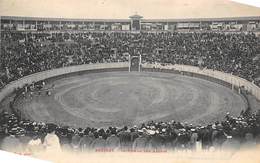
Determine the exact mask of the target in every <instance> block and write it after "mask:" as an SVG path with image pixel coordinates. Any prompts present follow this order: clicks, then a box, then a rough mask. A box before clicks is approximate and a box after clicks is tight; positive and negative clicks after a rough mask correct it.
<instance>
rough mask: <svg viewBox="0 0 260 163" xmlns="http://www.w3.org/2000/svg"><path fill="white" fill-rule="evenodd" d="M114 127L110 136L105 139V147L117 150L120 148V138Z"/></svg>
mask: <svg viewBox="0 0 260 163" xmlns="http://www.w3.org/2000/svg"><path fill="white" fill-rule="evenodd" d="M116 134H117V132H116V128H112V129H111V134H110V136H109V137H108V138H107V139H106V147H107V148H109V149H113V150H118V149H119V148H120V139H119V137H117V135H116Z"/></svg>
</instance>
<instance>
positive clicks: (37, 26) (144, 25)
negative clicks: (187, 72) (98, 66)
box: [1, 14, 260, 32]
mask: <svg viewBox="0 0 260 163" xmlns="http://www.w3.org/2000/svg"><path fill="white" fill-rule="evenodd" d="M259 24H260V17H258V16H254V17H231V18H228V17H227V18H201V19H200V18H196V19H143V17H142V16H140V15H137V14H136V15H132V16H130V17H129V19H64V18H38V17H37V18H36V17H12V16H2V17H1V29H2V30H16V31H43V30H44V31H57V30H60V31H66V30H71V31H73V30H74V31H75V30H76V31H146V32H151V31H157V32H175V31H201V30H208V31H210V30H214V31H230V32H232V31H233V32H238V31H255V32H256V31H259V30H260V25H259Z"/></svg>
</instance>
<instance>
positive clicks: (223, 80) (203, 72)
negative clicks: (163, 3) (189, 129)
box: [0, 62, 260, 102]
mask: <svg viewBox="0 0 260 163" xmlns="http://www.w3.org/2000/svg"><path fill="white" fill-rule="evenodd" d="M128 66H129V63H128V62H117V63H99V64H87V65H78V66H70V67H64V68H58V69H53V70H47V71H43V72H38V73H35V74H31V75H28V76H25V77H23V78H21V79H18V80H15V81H13V82H11V83H9V84H8V85H6V86H5V87H4V88H3V89H2V90H0V102H1V101H2V100H3V99H4V98H5V97H6V96H8V95H10V94H11V93H12V92H13V91H14V90H15V89H16V88H18V87H20V88H21V87H23V86H24V85H25V84H31V83H32V82H37V81H40V80H44V79H49V78H53V77H57V76H63V77H64V75H69V74H71V73H77V72H78V73H80V72H84V71H93V70H95V71H94V72H97V71H96V70H98V71H104V70H108V71H110V70H111V71H113V70H128ZM142 69H143V70H149V71H151V70H155V69H157V70H158V69H160V70H164V72H167V71H168V72H170V73H173V72H179V73H183V74H184V75H189V76H194V77H199V78H203V79H207V80H210V81H214V82H216V81H217V83H220V84H224V85H226V86H229V87H232V86H234V87H241V86H244V88H245V89H246V90H247V91H248V92H250V93H251V94H252V95H254V96H255V97H256V98H257V99H258V100H260V88H259V87H257V86H256V85H254V84H253V83H251V82H249V81H247V80H245V79H242V78H240V77H237V76H234V75H231V74H227V73H223V72H220V71H213V70H210V69H200V68H198V67H194V66H188V65H162V64H143V65H142ZM227 84H229V85H227Z"/></svg>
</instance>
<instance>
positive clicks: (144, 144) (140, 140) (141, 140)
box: [133, 128, 149, 151]
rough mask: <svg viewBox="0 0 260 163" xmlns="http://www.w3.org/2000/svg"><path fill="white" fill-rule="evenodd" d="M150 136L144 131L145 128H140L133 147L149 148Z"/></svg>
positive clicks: (136, 148) (137, 148) (139, 148)
mask: <svg viewBox="0 0 260 163" xmlns="http://www.w3.org/2000/svg"><path fill="white" fill-rule="evenodd" d="M148 141H149V139H148V136H147V135H146V134H145V133H144V128H143V129H142V130H138V137H137V138H136V139H135V140H134V142H133V149H135V150H141V151H143V150H145V149H147V148H148Z"/></svg>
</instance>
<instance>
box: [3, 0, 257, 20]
mask: <svg viewBox="0 0 260 163" xmlns="http://www.w3.org/2000/svg"><path fill="white" fill-rule="evenodd" d="M234 1H239V2H241V3H237V2H234ZM242 3H243V4H242ZM245 3H246V4H248V5H246V4H245ZM252 5H256V6H258V7H254V6H252ZM135 13H138V14H140V15H142V16H143V17H144V18H147V19H165V18H213V17H239V16H260V0H232V1H231V0H73V1H72V0H0V15H1V16H31V17H57V18H100V19H102V18H104V19H108V18H112V19H113V18H117V19H126V18H128V17H129V16H130V15H132V14H135Z"/></svg>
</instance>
